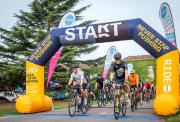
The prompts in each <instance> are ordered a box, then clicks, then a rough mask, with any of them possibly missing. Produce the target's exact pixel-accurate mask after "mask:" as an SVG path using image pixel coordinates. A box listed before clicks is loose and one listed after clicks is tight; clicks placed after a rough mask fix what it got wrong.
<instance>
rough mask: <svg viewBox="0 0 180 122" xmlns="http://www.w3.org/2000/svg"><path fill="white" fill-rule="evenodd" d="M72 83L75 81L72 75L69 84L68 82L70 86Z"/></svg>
mask: <svg viewBox="0 0 180 122" xmlns="http://www.w3.org/2000/svg"><path fill="white" fill-rule="evenodd" d="M72 81H73V75H72V74H71V77H70V79H69V82H68V86H70V85H71V84H72Z"/></svg>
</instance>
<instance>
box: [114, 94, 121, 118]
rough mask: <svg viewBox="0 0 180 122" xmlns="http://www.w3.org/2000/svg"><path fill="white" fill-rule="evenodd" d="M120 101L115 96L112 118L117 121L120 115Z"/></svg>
mask: <svg viewBox="0 0 180 122" xmlns="http://www.w3.org/2000/svg"><path fill="white" fill-rule="evenodd" d="M120 109H121V108H120V99H119V98H118V96H115V98H114V118H115V119H116V120H117V119H118V118H119V114H120Z"/></svg>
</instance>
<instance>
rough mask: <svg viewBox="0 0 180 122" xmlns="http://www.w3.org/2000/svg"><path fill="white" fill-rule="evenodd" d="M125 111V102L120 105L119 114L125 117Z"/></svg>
mask: <svg viewBox="0 0 180 122" xmlns="http://www.w3.org/2000/svg"><path fill="white" fill-rule="evenodd" d="M126 110H127V104H126V103H125V102H122V104H121V112H122V115H123V116H125V115H126Z"/></svg>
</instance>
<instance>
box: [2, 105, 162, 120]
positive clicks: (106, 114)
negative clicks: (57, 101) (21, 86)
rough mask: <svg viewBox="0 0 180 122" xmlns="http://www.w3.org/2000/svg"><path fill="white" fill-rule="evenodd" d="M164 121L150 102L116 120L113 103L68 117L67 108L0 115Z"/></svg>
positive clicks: (9, 117)
mask: <svg viewBox="0 0 180 122" xmlns="http://www.w3.org/2000/svg"><path fill="white" fill-rule="evenodd" d="M110 121H111V122H117V121H121V122H164V119H163V118H162V117H158V116H156V115H155V114H154V112H153V109H152V104H147V103H144V104H143V105H142V106H139V109H138V110H136V111H135V112H131V110H130V109H129V107H128V110H127V115H126V116H124V117H123V116H120V118H119V119H118V120H115V119H114V115H113V105H112V104H108V105H106V107H103V108H98V107H96V106H94V107H93V108H92V109H90V110H89V111H88V112H87V114H86V115H82V114H81V113H79V114H77V115H76V116H75V117H73V118H71V117H69V114H68V110H67V109H61V110H54V111H50V112H43V113H37V114H21V115H9V116H6V117H0V122H110Z"/></svg>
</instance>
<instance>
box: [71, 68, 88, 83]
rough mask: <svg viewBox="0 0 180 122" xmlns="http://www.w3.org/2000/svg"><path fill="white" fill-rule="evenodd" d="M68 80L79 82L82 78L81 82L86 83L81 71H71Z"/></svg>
mask: <svg viewBox="0 0 180 122" xmlns="http://www.w3.org/2000/svg"><path fill="white" fill-rule="evenodd" d="M70 80H72V81H73V80H74V81H76V83H77V84H80V82H81V80H83V83H87V80H86V79H85V78H84V73H83V71H78V72H77V73H74V72H73V73H72V74H71V77H70Z"/></svg>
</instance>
